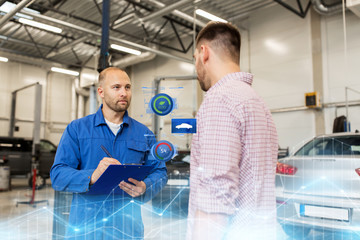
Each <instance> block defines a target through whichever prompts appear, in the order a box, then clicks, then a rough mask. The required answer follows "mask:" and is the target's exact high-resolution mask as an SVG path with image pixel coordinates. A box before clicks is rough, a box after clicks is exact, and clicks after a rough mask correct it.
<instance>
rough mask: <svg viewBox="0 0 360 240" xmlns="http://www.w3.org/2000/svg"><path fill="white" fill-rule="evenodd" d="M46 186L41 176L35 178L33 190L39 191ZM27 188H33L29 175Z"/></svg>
mask: <svg viewBox="0 0 360 240" xmlns="http://www.w3.org/2000/svg"><path fill="white" fill-rule="evenodd" d="M45 184H46V179H45V178H44V177H43V176H40V175H38V176H36V183H35V189H36V190H38V189H41V188H43V187H44V186H45ZM29 187H30V188H32V187H33V176H32V175H31V176H30V177H29Z"/></svg>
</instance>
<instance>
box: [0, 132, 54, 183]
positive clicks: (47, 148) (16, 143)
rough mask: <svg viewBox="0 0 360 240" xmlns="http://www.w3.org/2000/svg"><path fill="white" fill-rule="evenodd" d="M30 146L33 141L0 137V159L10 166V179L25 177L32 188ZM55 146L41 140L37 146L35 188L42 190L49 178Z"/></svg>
mask: <svg viewBox="0 0 360 240" xmlns="http://www.w3.org/2000/svg"><path fill="white" fill-rule="evenodd" d="M32 145H33V140H32V139H27V138H20V137H0V157H1V158H2V159H3V160H5V161H4V162H6V165H8V166H10V175H11V177H17V176H26V177H28V179H29V186H30V187H32V180H33V179H32V172H31V160H32ZM56 148H57V147H56V145H55V144H53V143H52V142H50V141H48V140H46V139H41V140H40V146H39V162H38V170H39V171H38V175H37V178H36V188H38V189H39V188H42V187H43V186H45V184H46V179H47V178H49V177H50V169H51V166H52V164H53V163H54V158H55V153H56Z"/></svg>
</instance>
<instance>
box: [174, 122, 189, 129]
mask: <svg viewBox="0 0 360 240" xmlns="http://www.w3.org/2000/svg"><path fill="white" fill-rule="evenodd" d="M176 128H177V129H180V128H186V129H190V128H193V126H191V125H190V124H187V123H182V124H180V125H177V126H176Z"/></svg>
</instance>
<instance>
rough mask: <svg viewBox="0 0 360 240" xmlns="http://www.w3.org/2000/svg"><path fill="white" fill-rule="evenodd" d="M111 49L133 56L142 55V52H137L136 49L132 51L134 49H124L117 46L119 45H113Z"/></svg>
mask: <svg viewBox="0 0 360 240" xmlns="http://www.w3.org/2000/svg"><path fill="white" fill-rule="evenodd" d="M110 47H111V48H113V49H115V50H119V51H122V52H127V53H131V54H134V55H140V54H141V52H140V51H138V50H135V49H132V48H127V47H123V46H120V45H117V44H111V45H110Z"/></svg>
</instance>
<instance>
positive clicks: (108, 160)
mask: <svg viewBox="0 0 360 240" xmlns="http://www.w3.org/2000/svg"><path fill="white" fill-rule="evenodd" d="M111 164H115V165H121V163H120V162H119V161H118V160H116V159H115V158H108V157H105V158H103V159H102V160H101V161H100V163H99V165H98V166H97V168H96V169H95V171H94V172H93V174H92V175H91V181H90V185H92V184H94V183H95V182H96V181H97V180H98V179H99V177H100V176H101V174H103V173H104V172H105V170H106V169H107V168H108V166H109V165H111Z"/></svg>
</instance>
